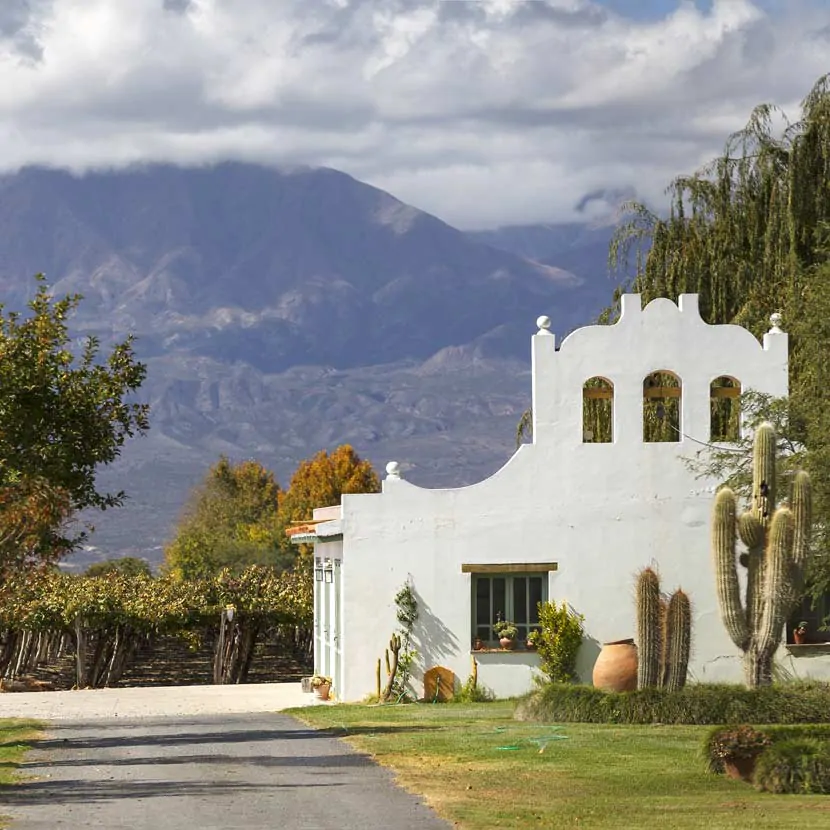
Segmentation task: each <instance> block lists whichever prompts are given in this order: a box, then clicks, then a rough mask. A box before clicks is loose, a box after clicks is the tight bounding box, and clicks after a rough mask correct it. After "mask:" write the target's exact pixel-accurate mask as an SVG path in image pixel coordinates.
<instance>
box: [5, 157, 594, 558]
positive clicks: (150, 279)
mask: <svg viewBox="0 0 830 830" xmlns="http://www.w3.org/2000/svg"><path fill="white" fill-rule="evenodd" d="M561 232H562V234H564V236H563V238H564V239H565V240H571V244H570V248H568V245H567V244H565V243H563V245H564V248H563V254H562V259H563V261H567V257H566V256H565V254H566V253H567V251H566V250H565V249H568V250H570V251H571V253H572V254H573V256H572V258H571V260H570V261H569V262H570V264H569V265H568V267H567V268H560V267H558V266H557V264H556V262H554V258H555V257H558V256H559V254H556V253H553V254H551V256H550V257H547V259H548V262H547V264H542V263H539V262H536V261H533V260H532V259H531V258H530V257H529V256H528V255H529V254H532V253H535V252H536V251H537V250H538V251H540V252H541V253H544V251H543V250H542V248H538V247H533V246H529V244H528V245H526V244H523V245H515V244H514V245H512V248H513V249H514V250H515V251H516V252H513V251H512V250H506V249H505V248H509V247H511V245H508V243H507V242H506V241H505V237H504V234H502V236H493V235H475V234H473V235H471V234H464V233H461V232H460V231H458V230H456V229H454V228H452V227H450V226H449V225H447V224H445V223H443V222H441V221H440V220H439V219H436V218H435V217H433V216H430V215H428V214H426V213H423V212H421V211H418V210H417V209H415V208H413V207H410V206H408V205H405V204H403V203H401V202H400V201H398V200H396V199H395V198H394V197H392V196H390V195H389V194H387V193H384V192H383V191H380V190H378V189H376V188H373V187H369V186H368V185H365V184H363V183H361V182H358V181H356V180H354V179H352V178H351V177H349V176H347V175H345V174H342V173H338V172H336V171H333V170H312V169H296V170H283V171H279V170H274V169H269V168H263V167H257V166H254V165H244V164H223V165H218V166H215V167H204V168H177V167H172V166H151V167H146V168H140V169H135V170H128V171H122V172H109V173H96V174H90V175H87V176H84V177H80V178H78V177H74V176H72V175H70V174H68V173H66V172H61V171H55V170H43V169H26V170H23V171H21V172H20V173H18V174H15V175H7V176H3V177H0V294H2V298H3V302H4V303H5V305H6V306H7V307H8V308H21V307H22V306H23V304H24V303H25V301H26V299H27V298H28V297H29V296H30V294H31V279H30V277H31V275H32V274H33V273H35V272H38V271H44V272H46V274H47V276H48V278H49V280H50V282H51V283H52V284H53V285H54V286H55V289H56V290H57V291H59V292H64V291H78V292H80V293H82V294H83V295H84V296H85V299H84V302H83V303H82V306H81V311H80V314H79V317H78V319H77V320H76V321H75V325H76V327H77V328H78V329H79V330H80V331H87V332H95V333H97V334H98V335H100V336H101V338H102V340H104V342H105V343H106V342H107V341H111V340H112V339H113V338H120V337H123V336H124V335H125V334H126V333H127V332H133V333H135V334H137V335H138V337H139V340H138V344H137V350H138V353H139V356H140V357H141V358H142V359H144V360H146V362H147V364H148V369H149V375H148V379H147V382H146V384H145V387H144V389H143V390H142V397H143V398H145V399H146V400H148V401H149V402H150V403H151V405H152V414H151V421H152V430H151V433H150V435H149V436H147V437H146V438H141V439H138V440H136V441H133V442H132V443H131V444H130V446H129V447H128V448H127V451H126V452H125V454H124V457H123V459H122V460H121V461H120V462H119V463H118V464H116V465H115V466H114V467H113V468H112V469H111V470H106V471H104V472H103V474H102V482H103V483H106V484H109V486H111V487H113V488H121V487H123V488H125V489H126V490H127V491H128V492H129V493H130V494H131V496H132V501H131V503H130V505H129V506H128V507H127V508H124V509H122V510H118V511H110V512H107V513H105V514H103V515H100V516H96V517H95V519H94V521H95V524H96V526H97V528H98V530H97V532H96V534H95V536H94V538H93V544H94V545H96V546H97V547H98V548H99V549H100V550H99V551H97V552H95V551H93V552H90V553H89V556H87V557H86V558H89V557H90V556H91V557H95V556H100V555H105V554H106V555H112V554H114V553H118V552H124V551H127V550H129V551H131V552H137V553H146V552H148V551H150V553H149V554H148V555H149V556H150V558H152V559H157V558H158V556H159V549H158V548H159V545H160V544H161V542H162V541H163V540H164V539H165V538H166V537H167V536H168V535H169V532H170V528H171V524H172V522H173V521H174V519H175V516H176V514H177V513H178V511H179V510H180V508H181V506H182V504H183V502H184V500H185V498H186V496H187V490H188V489H189V487H190V486H191V485H192V484H194V483H195V482H196V481H197V480H198V479H199V478H200V477H201V476H202V475H203V473H204V471H205V469H206V468H207V466H208V465H209V464H210V463H212V462H213V461H214V460H215V459H216V457H217V456H218V455H219V453H221V452H224V453H226V454H228V455H230V456H231V457H233V458H241V457H257V458H259V459H260V460H262V461H263V462H264V463H266V464H268V465H270V466H272V467H273V468H274V469H275V471H276V472H277V474H278V476H279V478H280V479H281V480H282V481H283V482H287V479H288V476H289V475H290V473H291V471H292V470H293V468H294V467H295V465H296V463H297V461H299V460H300V459H301V458H303V457H306V456H308V455H310V454H312V453H314V452H316V451H317V450H318V449H320V448H322V447H329V448H331V447H334V446H336V445H337V444H339V443H342V442H344V441H349V442H351V443H352V444H354V446H355V447H356V448H357V450H358V451H359V452H360V453H361V454H363V455H365V456H367V457H369V458H370V459H371V460H372V461H374V462H375V463H376V464H378V465H382V464H384V463H385V462H386V461H388V460H390V459H391V458H394V459H395V460H398V461H400V462H402V463H403V464H404V468H405V469H406V468H407V467H409V469H410V470H411V473H410V475H411V477H412V479H413V480H416V481H418V482H419V483H422V484H426V485H431V486H437V485H442V486H447V485H454V484H460V483H465V482H471V481H475V480H478V479H479V478H481V477H483V476H485V475H488V474H490V473H492V472H493V471H494V470H495V469H497V468H498V467H499V466H501V464H502V463H504V462H505V461H506V460H507V458H508V457H509V454H510V452H511V451H512V447H513V432H514V427H515V422H516V420H517V419H518V417H519V415H520V413H521V411H522V410H523V408H524V407H526V406H527V403H528V400H529V393H530V388H529V374H528V369H529V338H530V336H531V335H532V334H533V332H534V330H535V326H534V320H535V319H536V317H537V316H538V315H539V314H543V313H547V314H550V315H551V316H552V317H553V320H554V328H555V330H556V331H559V332H564V331H566V330H569V329H571V328H573V327H574V326H575V325H578V324H580V323H583V322H587V321H589V320H590V319H591V318H592V317H593V315H594V314H595V313H596V311H597V310H598V309H597V290H596V289H595V287H594V276H595V275H594V270H595V269H594V266H593V264H592V263H593V259H591V257H592V256H593V253H590V252H591V251H593V250H594V248H592V247H591V246H592V245H593V246H594V247H596V248H598V247H599V245H600V242H601V240H600V239H594V238H593V237H591V235H590V234H588V237H587V239H588V242H589V244H587V245H583V246H582V247H581V248H580V245H579V244H574V240H575V239H577V240H578V239H579V233H578V232H577V231H576V230H575V229H574V228H568V229H566V230H562V231H561ZM499 233H501V232H499ZM510 233H514V232H513V231H511V232H510ZM555 233H556V231H555V228H549V232H548V236H547V238H548V239H553V237H554V236H555ZM514 235H515V234H514ZM508 241H509V240H508ZM543 241H544V240H543ZM580 244H581V243H580ZM496 246H500V247H496ZM545 250H547V249H545ZM579 251H582V252H583V254H584V256H585V259H584V261H583V260H582V259H580V257H581V256H582V254H580V253H579ZM589 253H590V256H589ZM583 275H586V276H583ZM605 288H606V285H605V284H603V285H602V289H603V292H604V290H605ZM607 288H608V292H609V293H610V285H607ZM83 558H84V557H83V556H82V557H81V559H83Z"/></svg>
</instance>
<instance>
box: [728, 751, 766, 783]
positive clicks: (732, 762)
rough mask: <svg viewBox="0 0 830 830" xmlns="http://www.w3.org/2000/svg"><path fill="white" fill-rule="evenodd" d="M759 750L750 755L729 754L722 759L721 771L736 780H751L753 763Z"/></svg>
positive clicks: (753, 769)
mask: <svg viewBox="0 0 830 830" xmlns="http://www.w3.org/2000/svg"><path fill="white" fill-rule="evenodd" d="M760 754H761V752H760V751H758V752H755V753H753V754H752V755H731V756H729V757H728V758H724V759H723V771H724V772H725V773H726V775H727V776H728V777H729V778H734V779H736V780H737V781H752V776H753V774H754V772H755V763H756V762H757V760H758V756H759V755H760Z"/></svg>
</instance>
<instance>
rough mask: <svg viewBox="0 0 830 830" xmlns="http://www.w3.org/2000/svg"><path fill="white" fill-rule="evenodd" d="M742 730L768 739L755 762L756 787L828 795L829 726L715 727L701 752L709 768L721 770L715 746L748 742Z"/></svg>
mask: <svg viewBox="0 0 830 830" xmlns="http://www.w3.org/2000/svg"><path fill="white" fill-rule="evenodd" d="M741 730H744V732H745V733H746V734H749V733H752V734H753V735H755V736H762V737H763V739H764V741H765V742H766V743H767V746H766V747H764V748H763V750H762V751H761V752H760V754H759V755H758V759H757V761H756V763H755V770H754V773H753V777H752V782H753V784H754V785H755V788H756V789H758V790H761V791H764V792H770V793H794V794H802V795H806V794H810V795H830V726H828V725H824V724H805V725H803V726H764V727H762V729H761V730H760V731H759V730H757V729H752V728H751V727H748V726H742V727H739V728H738V729H735V728H734V727H728V728H724V727H718V728H716V729H713V730H711V731H710V732H709V734H708V735H707V736H706V740H705V741H704V744H703V756H704V759H705V761H706V763H707V765H708V767H709V769H710V771H712V772H722V771H723V757H722V756H723V753H722V752H719V751H718V749H722V748H723V746H724V745H726V746H729V747H731V746H738V744H742V745H746V744H747V743H748V739H747V738H745V737H743V736H744V733H741V732H740V731H741ZM739 733H740V734H739ZM756 743H758V741H757V740H756ZM744 754H746V753H744Z"/></svg>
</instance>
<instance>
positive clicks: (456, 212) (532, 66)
mask: <svg viewBox="0 0 830 830" xmlns="http://www.w3.org/2000/svg"><path fill="white" fill-rule="evenodd" d="M768 7H769V4H768V3H765V4H763V5H762V4H761V3H760V2H754V3H753V2H750V0H715V2H714V3H713V4H712V5H711V8H710V9H709V10H708V11H705V12H704V11H700V10H698V8H697V7H696V6H695V5H694V4H693V3H691V2H683V3H680V4H679V5H678V6H677V8H676V9H675V10H674V11H673V12H672V13H671V14H669V15H667V16H666V17H664V18H663V19H651V20H643V19H638V20H629V19H626V18H624V17H621V16H618V15H615V14H612V13H611V12H609V11H607V10H606V9H604V8H603V6H602V5H601V4H600V3H595V2H587V0H585V1H584V2H581V1H580V0H547V2H541V0H537V1H536V2H523V0H479V2H464V0H446V2H438V0H423V2H421V1H420V0H351V2H349V0H279V2H277V3H275V2H273V0H3V3H2V6H0V159H1V160H2V162H1V163H2V164H3V166H4V167H5V168H6V169H14V168H16V167H18V166H21V165H24V164H33V163H34V164H53V165H59V166H69V167H72V168H74V169H84V168H87V167H90V166H92V167H101V166H111V165H116V166H117V165H122V164H127V163H131V162H136V161H144V160H147V161H154V160H167V161H175V162H182V163H199V162H204V161H212V160H217V159H223V158H237V159H247V160H257V161H263V162H267V163H277V164H279V163H284V164H297V163H306V164H313V165H316V164H320V165H328V166H332V167H336V168H339V169H343V170H346V171H347V172H350V173H352V174H353V175H355V176H357V177H358V178H362V179H365V180H368V181H370V182H372V183H373V184H377V185H378V186H380V187H384V188H386V189H388V190H390V191H391V192H393V193H394V194H395V195H397V196H399V197H400V198H402V199H404V200H406V201H410V202H412V203H414V204H416V205H417V206H419V207H422V208H424V209H427V210H431V211H433V212H434V213H436V214H438V215H439V216H441V217H442V218H445V219H447V220H448V221H451V222H454V223H456V224H459V225H461V226H464V227H475V226H484V225H492V224H495V223H508V222H524V221H556V220H565V219H569V218H573V217H574V216H575V205H576V204H577V203H578V202H579V200H580V199H581V198H582V197H583V196H584V195H585V194H586V193H589V192H591V191H594V190H597V189H603V188H610V189H626V188H629V187H632V186H634V187H636V188H637V190H638V192H639V193H640V195H641V196H643V197H645V198H650V199H660V198H661V194H662V191H663V189H664V188H665V186H666V184H667V183H668V182H669V180H670V179H671V178H672V177H673V176H674V175H676V174H678V173H680V172H688V171H690V170H692V169H694V168H695V167H696V166H697V165H698V164H700V163H701V162H702V161H704V160H706V159H707V158H709V157H711V156H712V155H713V154H715V153H717V152H718V151H719V150H720V148H721V146H722V144H723V141H724V140H725V138H726V135H727V134H728V133H729V132H730V131H731V130H733V129H736V128H738V127H740V126H741V125H742V124H743V123H744V122H745V120H746V118H747V116H748V114H749V112H750V111H751V109H752V107H753V106H754V105H755V104H757V103H760V102H761V101H772V102H774V103H777V104H779V105H781V106H783V107H785V109H788V110H789V111H790V112H791V113H792V114H795V113H796V112H797V105H798V102H799V100H800V99H801V98H802V97H803V96H804V95H805V94H806V93H807V91H808V90H809V88H810V85H811V84H812V83H813V82H814V81H815V80H816V79H817V78H818V76H819V75H820V74H822V73H823V72H825V71H827V70H828V69H830V66H828V61H827V55H828V54H830V8H828V5H827V3H826V2H823V0H791V1H790V2H787V3H784V4H779V5H776V6H775V8H774V9H773V10H769V8H768Z"/></svg>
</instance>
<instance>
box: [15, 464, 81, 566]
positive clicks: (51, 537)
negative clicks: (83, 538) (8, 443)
mask: <svg viewBox="0 0 830 830" xmlns="http://www.w3.org/2000/svg"><path fill="white" fill-rule="evenodd" d="M70 512H71V509H70V502H69V497H68V494H67V492H66V491H65V490H62V489H60V488H56V487H53V486H52V485H50V484H49V482H48V481H45V480H44V479H42V478H34V479H29V478H21V479H18V480H17V481H14V482H11V483H7V484H4V485H0V574H5V573H7V572H8V571H9V570H13V569H14V568H19V567H21V566H24V565H31V564H47V563H51V562H54V561H56V560H57V559H59V558H60V556H61V555H63V554H64V553H67V552H68V551H69V550H70V549H71V548H72V541H71V540H70V539H68V538H67V537H66V535H65V533H64V531H65V529H66V527H65V526H66V522H67V519H68V518H69V515H70Z"/></svg>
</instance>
